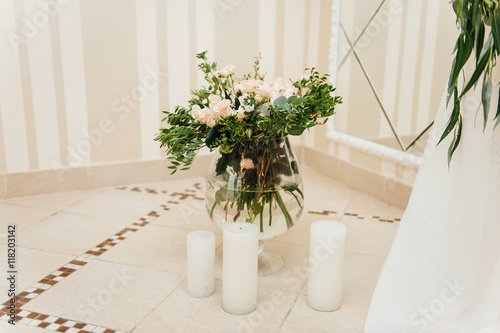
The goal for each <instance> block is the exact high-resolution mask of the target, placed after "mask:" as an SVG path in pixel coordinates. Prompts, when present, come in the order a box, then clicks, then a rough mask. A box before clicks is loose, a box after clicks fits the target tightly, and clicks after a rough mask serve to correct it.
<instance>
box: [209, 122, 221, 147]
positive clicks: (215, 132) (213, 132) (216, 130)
mask: <svg viewBox="0 0 500 333" xmlns="http://www.w3.org/2000/svg"><path fill="white" fill-rule="evenodd" d="M221 127H222V126H221V125H215V126H214V127H212V128H211V129H210V130H209V131H208V133H207V137H206V139H205V144H206V145H207V147H208V148H212V144H213V143H214V142H215V140H216V139H217V138H218V137H219V136H220V135H221V132H220V129H221Z"/></svg>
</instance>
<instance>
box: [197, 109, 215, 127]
mask: <svg viewBox="0 0 500 333" xmlns="http://www.w3.org/2000/svg"><path fill="white" fill-rule="evenodd" d="M201 111H202V113H201V117H200V120H199V121H200V123H202V124H206V125H207V126H208V127H214V126H215V125H216V124H217V122H216V121H217V120H219V119H220V117H219V114H217V113H216V112H214V111H213V110H210V109H207V108H205V109H203V110H201Z"/></svg>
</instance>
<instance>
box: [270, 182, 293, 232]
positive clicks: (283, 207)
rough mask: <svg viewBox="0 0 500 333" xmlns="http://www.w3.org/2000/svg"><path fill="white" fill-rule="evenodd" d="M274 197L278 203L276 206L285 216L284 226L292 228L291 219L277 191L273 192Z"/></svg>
mask: <svg viewBox="0 0 500 333" xmlns="http://www.w3.org/2000/svg"><path fill="white" fill-rule="evenodd" d="M274 195H275V197H276V202H277V203H278V206H279V207H280V208H281V211H282V212H283V215H284V216H285V220H286V226H287V228H288V229H290V228H291V227H293V220H292V217H291V216H290V213H289V212H288V210H286V207H285V203H284V202H283V198H281V195H280V193H279V192H278V191H276V192H274Z"/></svg>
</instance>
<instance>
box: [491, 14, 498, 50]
mask: <svg viewBox="0 0 500 333" xmlns="http://www.w3.org/2000/svg"><path fill="white" fill-rule="evenodd" d="M491 32H492V34H493V41H494V43H493V44H494V45H495V49H496V50H497V53H498V52H500V4H497V6H496V8H495V10H494V11H493V15H492V17H491Z"/></svg>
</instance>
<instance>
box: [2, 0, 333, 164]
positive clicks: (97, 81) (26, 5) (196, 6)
mask: <svg viewBox="0 0 500 333" xmlns="http://www.w3.org/2000/svg"><path fill="white" fill-rule="evenodd" d="M330 8H331V1H330V0H327V1H325V0H286V1H285V0H260V1H257V0H217V1H211V0H156V1H155V0H84V1H83V0H82V1H79V0H41V1H40V0H1V1H0V43H1V45H0V50H1V51H0V174H1V173H8V174H10V173H18V172H26V171H34V170H50V169H58V168H61V167H81V166H89V165H97V164H101V163H111V162H115V163H116V162H121V161H144V160H155V159H159V158H161V153H160V151H159V149H158V145H157V143H156V142H154V141H153V136H154V134H155V133H156V132H157V130H158V127H159V126H160V123H159V120H160V118H161V113H160V111H161V110H166V109H169V108H172V107H173V106H175V105H177V104H181V103H185V101H186V100H187V99H188V97H189V89H191V88H195V87H197V86H198V85H199V84H200V83H201V76H200V75H199V74H198V73H197V61H196V58H195V53H196V51H198V50H202V49H209V50H210V56H211V57H215V59H216V60H217V61H218V62H219V63H220V64H221V65H225V64H227V63H233V64H235V65H236V66H237V71H238V73H240V74H244V73H245V72H246V71H248V70H249V69H250V68H251V65H252V57H254V56H256V55H257V54H258V52H259V50H260V51H261V52H262V56H263V58H264V60H263V68H264V70H265V71H267V72H268V75H269V76H270V77H271V78H272V77H274V76H279V75H284V76H292V77H297V76H298V75H300V74H301V73H302V70H303V69H304V68H305V67H307V66H316V67H319V69H320V70H321V71H323V72H327V71H328V52H329V50H328V48H329V39H330ZM296 141H297V140H296ZM299 142H300V140H299Z"/></svg>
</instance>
